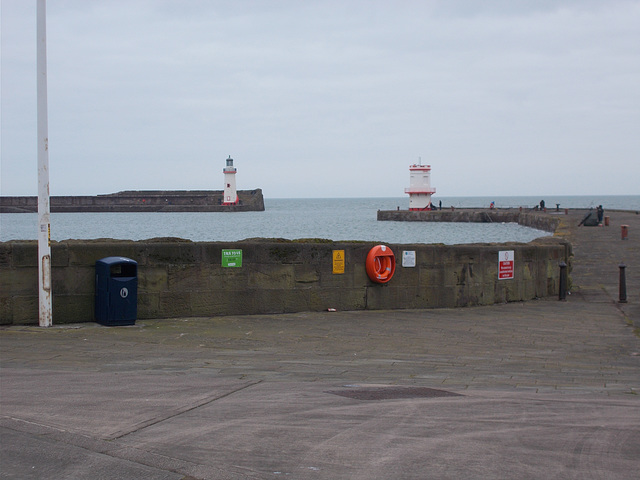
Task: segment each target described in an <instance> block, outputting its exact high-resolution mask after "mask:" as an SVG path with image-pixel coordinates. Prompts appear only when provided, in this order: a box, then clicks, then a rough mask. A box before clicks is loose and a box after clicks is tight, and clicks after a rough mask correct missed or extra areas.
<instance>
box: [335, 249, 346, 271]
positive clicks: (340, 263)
mask: <svg viewBox="0 0 640 480" xmlns="http://www.w3.org/2000/svg"><path fill="white" fill-rule="evenodd" d="M333 273H338V274H340V273H344V250H334V251H333Z"/></svg>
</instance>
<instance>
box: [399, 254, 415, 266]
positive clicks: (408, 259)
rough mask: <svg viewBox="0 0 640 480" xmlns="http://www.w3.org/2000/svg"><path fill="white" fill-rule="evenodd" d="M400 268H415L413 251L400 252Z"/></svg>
mask: <svg viewBox="0 0 640 480" xmlns="http://www.w3.org/2000/svg"><path fill="white" fill-rule="evenodd" d="M402 266H403V267H415V266H416V252H415V250H405V251H403V252H402Z"/></svg>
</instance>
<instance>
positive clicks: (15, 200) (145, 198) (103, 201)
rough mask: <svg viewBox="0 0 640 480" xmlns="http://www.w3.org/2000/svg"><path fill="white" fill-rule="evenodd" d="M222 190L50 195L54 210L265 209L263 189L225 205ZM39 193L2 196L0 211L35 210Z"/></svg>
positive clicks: (246, 192) (242, 194)
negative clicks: (33, 195) (31, 195)
mask: <svg viewBox="0 0 640 480" xmlns="http://www.w3.org/2000/svg"><path fill="white" fill-rule="evenodd" d="M222 197H223V191H222V190H200V191H194V190H185V191H180V190H167V191H160V190H154V191H127V192H119V193H112V194H108V195H96V196H54V197H51V199H50V200H51V211H52V212H67V213H69V212H246V211H263V210H264V198H263V196H262V190H261V189H259V188H257V189H255V190H239V191H238V203H237V204H236V205H222ZM37 210H38V198H37V197H8V196H3V197H0V213H33V212H37Z"/></svg>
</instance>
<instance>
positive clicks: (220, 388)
mask: <svg viewBox="0 0 640 480" xmlns="http://www.w3.org/2000/svg"><path fill="white" fill-rule="evenodd" d="M605 214H607V215H610V217H611V226H609V227H580V228H578V227H577V226H576V225H577V223H578V221H579V219H580V218H581V216H582V214H581V213H580V212H573V213H572V214H571V215H569V216H566V217H564V216H563V218H562V220H563V225H561V228H560V229H559V230H558V234H561V235H564V236H567V237H568V238H570V239H571V241H572V242H573V244H574V253H575V258H574V270H573V273H572V279H573V288H572V294H571V295H570V296H569V298H568V301H566V302H560V301H558V300H557V299H555V298H548V299H541V300H537V301H531V302H526V303H510V304H504V305H495V306H490V307H480V308H463V309H437V310H411V311H408V310H399V311H358V312H325V313H299V314H289V315H261V316H232V317H216V318H196V319H192V318H189V319H173V320H154V321H148V320H145V321H139V322H138V323H137V324H136V325H135V326H132V327H119V328H107V327H102V326H99V325H97V324H93V323H88V324H75V325H65V326H60V327H53V328H50V329H40V328H38V327H9V328H3V329H1V330H0V346H1V347H2V348H1V357H0V358H1V359H2V365H1V366H2V368H1V370H0V380H1V383H0V388H1V390H0V395H1V396H0V399H1V412H0V414H1V415H0V440H1V445H2V446H1V448H0V475H1V478H7V479H10V478H21V479H28V478H34V479H35V478H92V479H115V478H118V479H122V478H136V479H137V478H142V479H145V478H148V479H176V480H178V479H182V480H190V479H243V478H257V479H263V478H291V479H294V478H295V479H316V478H331V479H338V478H344V479H371V478H380V479H387V478H403V479H404V478H407V479H414V478H415V479H424V478H531V479H533V478H540V477H548V478H563V479H564V478H585V477H586V478H607V479H611V478H613V479H627V478H629V479H631V478H634V479H635V478H636V477H637V472H638V470H639V469H640V397H639V393H640V340H639V337H638V333H637V328H638V327H640V324H639V323H638V320H639V316H638V312H639V310H638V306H639V304H640V298H639V292H640V288H639V287H640V275H639V271H640V262H639V260H640V248H639V247H640V217H639V216H638V215H635V214H633V213H625V212H605ZM622 223H624V224H628V225H629V226H630V227H629V232H630V233H629V240H625V241H622V240H620V224H622ZM620 262H624V263H625V264H626V265H627V269H626V273H627V289H628V303H626V304H619V303H618V302H617V301H616V300H617V298H618V283H617V282H618V275H619V270H618V264H619V263H620ZM634 323H635V326H634Z"/></svg>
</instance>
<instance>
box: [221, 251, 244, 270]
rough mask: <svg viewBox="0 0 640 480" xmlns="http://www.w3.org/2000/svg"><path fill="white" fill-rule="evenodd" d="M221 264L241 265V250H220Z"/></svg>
mask: <svg viewBox="0 0 640 480" xmlns="http://www.w3.org/2000/svg"><path fill="white" fill-rule="evenodd" d="M222 266H223V267H232V268H239V267H242V250H222Z"/></svg>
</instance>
